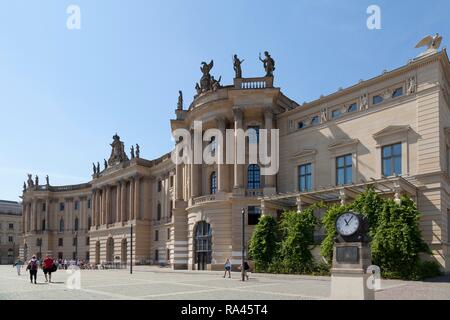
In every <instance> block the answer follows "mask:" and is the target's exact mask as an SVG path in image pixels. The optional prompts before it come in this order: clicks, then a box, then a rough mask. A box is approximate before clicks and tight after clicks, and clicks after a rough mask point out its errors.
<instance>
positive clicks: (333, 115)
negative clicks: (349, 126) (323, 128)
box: [331, 109, 341, 119]
mask: <svg viewBox="0 0 450 320" xmlns="http://www.w3.org/2000/svg"><path fill="white" fill-rule="evenodd" d="M340 116H341V110H339V109H336V110H333V111H332V112H331V118H333V119H336V118H339V117H340Z"/></svg>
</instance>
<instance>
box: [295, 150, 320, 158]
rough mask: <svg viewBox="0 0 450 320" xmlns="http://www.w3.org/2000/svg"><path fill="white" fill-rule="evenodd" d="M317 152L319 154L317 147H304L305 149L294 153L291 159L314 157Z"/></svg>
mask: <svg viewBox="0 0 450 320" xmlns="http://www.w3.org/2000/svg"><path fill="white" fill-rule="evenodd" d="M316 154H317V150H316V149H303V150H300V151H299V152H296V153H294V154H293V155H292V156H291V159H292V160H295V159H299V158H305V157H312V156H315V155H316Z"/></svg>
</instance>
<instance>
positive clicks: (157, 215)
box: [156, 202, 161, 221]
mask: <svg viewBox="0 0 450 320" xmlns="http://www.w3.org/2000/svg"><path fill="white" fill-rule="evenodd" d="M156 219H157V220H158V221H159V220H161V203H159V202H158V205H157V206H156Z"/></svg>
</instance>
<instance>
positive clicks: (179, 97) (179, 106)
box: [177, 90, 183, 110]
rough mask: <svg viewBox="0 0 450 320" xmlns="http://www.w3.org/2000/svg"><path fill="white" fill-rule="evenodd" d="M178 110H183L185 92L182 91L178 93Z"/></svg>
mask: <svg viewBox="0 0 450 320" xmlns="http://www.w3.org/2000/svg"><path fill="white" fill-rule="evenodd" d="M177 109H178V110H183V92H182V91H181V90H179V91H178V103H177Z"/></svg>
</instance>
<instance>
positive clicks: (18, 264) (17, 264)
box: [14, 257, 23, 276]
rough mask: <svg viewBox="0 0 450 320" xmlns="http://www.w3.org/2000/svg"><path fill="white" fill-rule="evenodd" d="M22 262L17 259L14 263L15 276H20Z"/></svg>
mask: <svg viewBox="0 0 450 320" xmlns="http://www.w3.org/2000/svg"><path fill="white" fill-rule="evenodd" d="M22 266H23V261H22V260H20V258H19V257H18V258H17V260H16V262H14V267H16V270H17V275H18V276H20V269H22Z"/></svg>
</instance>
